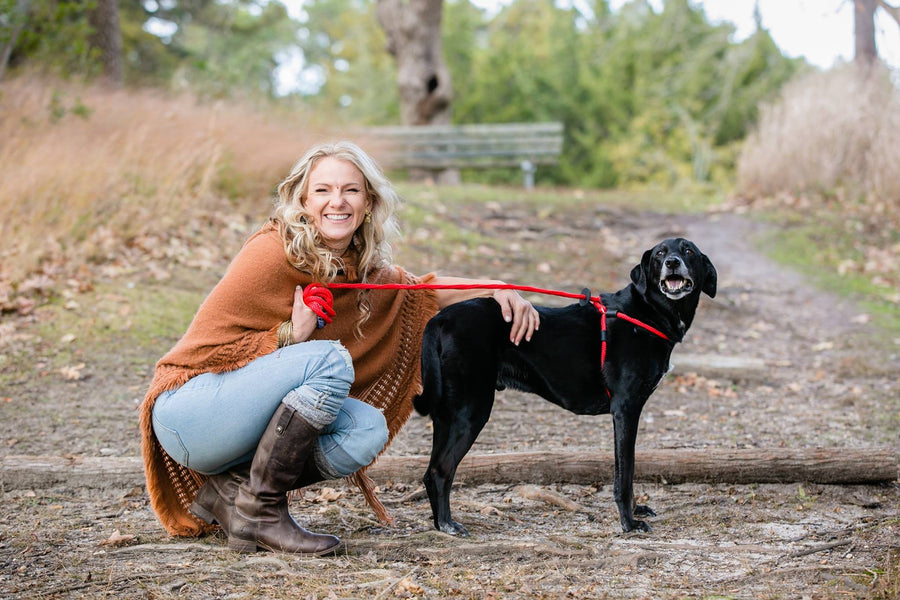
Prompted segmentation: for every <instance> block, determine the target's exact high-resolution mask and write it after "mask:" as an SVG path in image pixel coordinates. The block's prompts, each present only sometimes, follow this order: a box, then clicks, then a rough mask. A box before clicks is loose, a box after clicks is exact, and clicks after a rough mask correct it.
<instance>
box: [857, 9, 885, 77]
mask: <svg viewBox="0 0 900 600" xmlns="http://www.w3.org/2000/svg"><path fill="white" fill-rule="evenodd" d="M878 3H879V0H853V35H854V40H855V54H854V56H853V60H854V61H855V62H856V64H857V65H859V66H860V67H863V68H865V69H868V68H869V67H871V66H872V65H873V64H875V61H877V60H878V50H877V48H876V47H875V10H876V9H877V8H878Z"/></svg>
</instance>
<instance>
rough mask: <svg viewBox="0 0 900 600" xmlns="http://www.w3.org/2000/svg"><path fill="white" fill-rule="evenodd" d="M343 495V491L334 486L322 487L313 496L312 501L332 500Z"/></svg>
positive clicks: (338, 498)
mask: <svg viewBox="0 0 900 600" xmlns="http://www.w3.org/2000/svg"><path fill="white" fill-rule="evenodd" d="M343 497H344V492H341V491H338V490H336V489H334V488H330V487H324V488H322V490H321V491H320V492H319V494H318V495H317V496H316V497H315V498H313V502H334V501H335V500H340V499H341V498H343Z"/></svg>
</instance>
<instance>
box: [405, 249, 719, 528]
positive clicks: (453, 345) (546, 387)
mask: <svg viewBox="0 0 900 600" xmlns="http://www.w3.org/2000/svg"><path fill="white" fill-rule="evenodd" d="M631 281H632V283H631V284H629V285H628V287H626V288H624V289H622V290H619V291H618V292H615V293H612V294H602V295H601V296H600V299H601V301H602V305H603V306H605V308H606V311H607V316H606V320H607V321H608V326H607V331H603V329H604V327H603V323H602V321H603V320H604V318H603V317H602V314H601V311H600V310H599V307H598V306H595V305H594V304H592V303H591V302H589V301H587V300H584V301H582V302H580V303H577V304H572V305H569V306H566V307H564V308H547V307H541V306H538V307H536V308H537V310H538V312H539V313H540V316H541V325H540V329H539V330H538V331H537V332H535V334H534V336H533V337H532V339H531V341H530V342H522V344H521V345H519V346H515V345H513V344H512V343H511V342H510V341H509V331H510V325H509V324H508V323H506V322H504V320H503V318H502V316H501V314H500V307H499V306H498V304H497V303H496V302H494V301H493V300H490V299H477V300H469V301H466V302H460V303H458V304H454V305H451V306H449V307H447V308H445V309H444V310H442V311H441V312H440V313H439V314H438V315H437V316H435V317H434V318H433V319H432V320H431V321H430V322H429V323H428V325H427V326H426V328H425V334H424V339H423V347H422V380H423V392H422V394H421V395H420V396H417V397H416V398H415V400H414V403H415V407H416V410H418V411H419V412H420V413H422V414H424V415H431V418H432V420H433V421H434V439H433V443H432V450H431V461H430V463H429V465H428V471H427V472H426V473H425V478H424V482H425V487H426V489H427V491H428V499H429V500H430V501H431V510H432V514H433V516H434V525H435V527H436V528H437V529H439V530H441V531H443V532H445V533H449V534H461V535H468V532H467V531H466V529H465V527H463V526H462V525H460V524H459V523H457V522H456V521H454V520H453V519H452V518H451V516H450V488H451V485H452V484H453V477H454V476H455V474H456V468H457V465H459V462H460V461H461V460H462V458H463V456H465V454H466V452H468V451H469V448H471V447H472V444H473V443H474V441H475V438H476V437H478V434H479V433H480V432H481V429H482V428H483V427H484V425H485V423H487V421H488V418H489V417H490V415H491V408H492V407H493V404H494V390H495V389H496V390H502V389H504V388H506V387H510V388H513V389H517V390H522V391H525V392H533V393H535V394H538V395H539V396H541V397H542V398H545V399H546V400H549V401H550V402H553V403H554V404H557V405H559V406H561V407H563V408H565V409H566V410H569V411H571V412H573V413H575V414H585V415H596V414H606V413H610V414H612V419H613V428H614V434H615V480H614V491H613V495H614V498H615V501H616V505H617V506H618V508H619V519H620V521H621V523H622V529H623V530H624V531H631V530H633V529H638V530H643V531H650V527H649V526H648V525H647V524H646V523H645V522H643V521H639V520H636V519H635V518H634V516H635V515H637V516H652V515H654V514H655V513H654V512H653V511H652V510H651V509H650V508H649V507H647V506H640V505H634V495H633V491H632V481H633V476H634V444H635V439H636V437H637V430H638V421H639V419H640V415H641V409H642V408H643V407H644V403H645V402H646V401H647V399H648V398H649V397H650V394H652V393H653V390H654V389H655V388H656V386H657V384H658V383H659V381H660V379H661V378H662V376H663V375H664V374H665V373H666V371H667V370H668V369H669V356H670V355H671V353H672V348H673V347H674V346H675V344H676V343H678V342H680V341H681V340H682V338H683V337H684V334H685V332H686V331H687V330H688V327H690V326H691V322H692V321H693V319H694V312H695V311H696V309H697V304H698V302H699V300H700V293H701V292H705V293H706V294H708V295H709V296H715V295H716V269H715V267H713V265H712V262H710V260H709V259H708V258H707V257H706V256H705V255H704V254H703V253H702V252H700V250H699V249H698V248H697V246H695V245H694V244H693V243H692V242H689V241H688V240H685V239H680V238H679V239H668V240H665V241H664V242H662V243H660V244H659V245H657V246H656V247H654V248H653V249H651V250H647V251H646V252H644V255H643V258H642V259H641V264H639V265H637V266H635V267H634V269H632V271H631ZM588 295H589V294H588ZM642 324H646V325H648V326H649V328H644V327H643V326H642ZM653 330H655V331H653ZM603 339H605V340H606V343H602V340H603ZM603 354H605V363H604V364H603V365H602V367H601V360H602V355H603Z"/></svg>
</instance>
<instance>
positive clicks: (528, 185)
mask: <svg viewBox="0 0 900 600" xmlns="http://www.w3.org/2000/svg"><path fill="white" fill-rule="evenodd" d="M520 166H521V167H522V172H523V173H524V174H525V181H524V183H523V185H524V186H525V189H526V190H530V189H533V188H534V172H535V171H536V170H537V167H536V166H535V164H534V163H533V162H531V161H530V160H523V161H522V164H521V165H520Z"/></svg>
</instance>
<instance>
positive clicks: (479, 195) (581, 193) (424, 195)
mask: <svg viewBox="0 0 900 600" xmlns="http://www.w3.org/2000/svg"><path fill="white" fill-rule="evenodd" d="M397 188H398V190H399V191H400V193H401V195H402V196H403V198H404V199H405V201H406V203H407V204H413V205H415V204H427V203H431V202H437V203H441V204H444V205H445V206H447V207H459V206H468V205H486V204H487V203H489V202H496V203H500V204H506V203H516V204H520V205H522V206H528V207H538V208H540V207H544V208H546V209H547V210H552V209H554V208H560V209H562V208H572V207H576V206H579V205H583V204H589V205H599V206H607V207H609V208H628V209H631V210H640V211H644V210H648V211H649V210H652V211H654V212H658V213H662V214H685V213H698V212H703V211H706V210H709V209H711V208H713V207H716V206H718V205H720V204H721V203H722V202H723V201H724V194H723V193H722V192H721V191H720V190H715V189H702V190H701V189H697V190H684V191H678V190H651V189H645V190H582V189H577V188H550V187H537V188H535V189H532V190H526V189H524V188H519V187H510V186H506V187H501V186H487V185H478V184H463V185H457V186H434V185H425V184H414V183H398V184H397Z"/></svg>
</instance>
